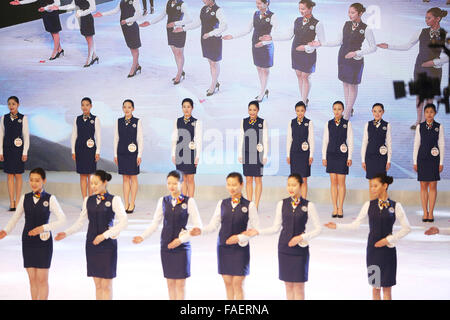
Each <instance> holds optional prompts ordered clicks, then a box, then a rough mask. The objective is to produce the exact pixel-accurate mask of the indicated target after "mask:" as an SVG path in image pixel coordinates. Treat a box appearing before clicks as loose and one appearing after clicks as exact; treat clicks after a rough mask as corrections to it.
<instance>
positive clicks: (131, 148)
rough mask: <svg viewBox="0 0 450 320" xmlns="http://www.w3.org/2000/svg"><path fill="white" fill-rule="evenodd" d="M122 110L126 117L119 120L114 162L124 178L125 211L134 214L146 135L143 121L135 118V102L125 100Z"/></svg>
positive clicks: (115, 137) (115, 139)
mask: <svg viewBox="0 0 450 320" xmlns="http://www.w3.org/2000/svg"><path fill="white" fill-rule="evenodd" d="M122 109H123V112H124V114H125V116H124V117H122V118H119V119H118V120H117V122H116V130H115V134H114V162H115V163H116V165H117V166H118V168H119V174H120V175H122V177H123V196H124V199H125V208H126V210H125V211H126V212H127V213H133V211H134V209H135V201H136V195H137V191H138V178H137V175H138V174H139V165H140V164H141V162H142V152H143V150H144V135H143V133H142V121H141V120H140V119H139V118H135V117H134V116H133V111H134V102H133V100H129V99H127V100H125V101H124V102H123V104H122ZM130 191H131V201H130Z"/></svg>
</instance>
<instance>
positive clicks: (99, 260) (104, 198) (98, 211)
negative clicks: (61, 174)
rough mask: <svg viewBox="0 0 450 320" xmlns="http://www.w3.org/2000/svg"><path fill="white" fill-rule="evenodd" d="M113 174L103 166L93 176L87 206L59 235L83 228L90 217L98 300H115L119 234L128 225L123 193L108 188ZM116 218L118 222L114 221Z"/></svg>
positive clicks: (89, 254)
mask: <svg viewBox="0 0 450 320" xmlns="http://www.w3.org/2000/svg"><path fill="white" fill-rule="evenodd" d="M110 180H111V175H110V174H109V173H106V172H105V171H103V170H98V171H96V172H95V173H94V174H93V175H92V177H91V189H92V192H93V195H92V196H89V197H86V198H85V199H84V201H83V209H82V211H81V214H80V217H79V218H78V219H77V221H76V222H75V223H74V224H73V225H72V226H71V227H70V228H69V229H67V230H65V231H64V232H60V233H58V234H57V235H56V237H55V240H56V241H60V240H63V239H64V238H66V237H68V236H70V235H72V234H74V233H75V232H77V231H78V230H80V229H81V228H82V227H83V225H84V222H85V221H86V219H88V220H89V225H88V230H87V234H86V264H87V276H88V277H93V278H94V283H95V293H96V299H97V300H111V299H112V296H113V290H112V280H113V278H115V277H116V271H117V270H116V269H117V237H118V236H119V233H120V232H121V231H122V230H124V229H125V228H126V227H127V225H128V222H127V214H126V213H125V208H124V207H123V203H122V200H121V199H120V197H119V196H114V195H112V194H110V193H108V191H107V190H106V187H107V184H108V181H110ZM114 219H117V220H118V223H117V224H116V225H114Z"/></svg>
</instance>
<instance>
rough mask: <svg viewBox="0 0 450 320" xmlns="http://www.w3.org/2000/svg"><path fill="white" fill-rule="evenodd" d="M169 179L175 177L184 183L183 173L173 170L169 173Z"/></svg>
mask: <svg viewBox="0 0 450 320" xmlns="http://www.w3.org/2000/svg"><path fill="white" fill-rule="evenodd" d="M169 177H174V178H175V179H177V180H178V181H179V182H183V173H181V172H180V171H178V170H172V171H170V172H169V174H168V175H167V178H169Z"/></svg>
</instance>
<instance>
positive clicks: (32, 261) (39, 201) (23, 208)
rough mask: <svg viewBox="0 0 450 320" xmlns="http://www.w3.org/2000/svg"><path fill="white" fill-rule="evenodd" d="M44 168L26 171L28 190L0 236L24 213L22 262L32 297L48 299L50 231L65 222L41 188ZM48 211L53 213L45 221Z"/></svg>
mask: <svg viewBox="0 0 450 320" xmlns="http://www.w3.org/2000/svg"><path fill="white" fill-rule="evenodd" d="M45 182H46V179H45V171H44V170H43V169H42V168H35V169H33V170H31V172H30V187H31V190H32V192H30V193H27V194H25V195H23V196H22V197H20V200H19V203H18V204H17V210H16V212H15V213H14V215H13V216H12V218H11V219H10V220H9V222H8V224H7V225H6V227H5V229H3V230H1V231H0V239H3V238H4V237H5V236H6V235H8V234H10V233H11V231H12V230H13V229H14V227H15V226H16V224H17V222H18V221H19V220H20V218H21V217H22V215H23V214H24V213H25V226H24V228H23V232H22V255H23V265H24V268H25V269H26V270H27V273H28V278H29V280H30V291H31V299H32V300H47V299H48V291H49V290H48V271H49V269H50V265H51V262H52V255H53V240H52V234H51V231H52V230H55V229H57V228H59V227H61V226H62V225H64V224H65V222H66V216H65V215H64V212H63V211H62V209H61V207H60V205H59V203H58V200H56V197H55V196H53V195H51V194H49V193H47V192H45V191H44V185H45ZM50 213H54V214H55V215H56V217H57V220H56V221H53V222H51V223H49V220H50Z"/></svg>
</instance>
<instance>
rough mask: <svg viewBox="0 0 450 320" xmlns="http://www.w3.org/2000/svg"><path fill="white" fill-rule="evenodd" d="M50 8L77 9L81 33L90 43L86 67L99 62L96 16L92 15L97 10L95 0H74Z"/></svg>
mask: <svg viewBox="0 0 450 320" xmlns="http://www.w3.org/2000/svg"><path fill="white" fill-rule="evenodd" d="M49 9H50V10H66V11H76V13H75V16H76V17H77V19H78V24H79V26H80V33H81V35H83V36H84V37H85V38H86V42H87V45H88V57H87V59H86V63H85V64H84V67H85V68H87V67H90V66H92V65H93V64H94V63H95V62H97V64H98V62H99V59H98V56H97V54H96V52H95V43H94V34H95V28H94V18H93V17H92V12H94V11H95V9H96V7H95V0H73V1H72V2H71V3H70V4H67V5H65V6H60V5H52V6H51V7H50V8H49Z"/></svg>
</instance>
